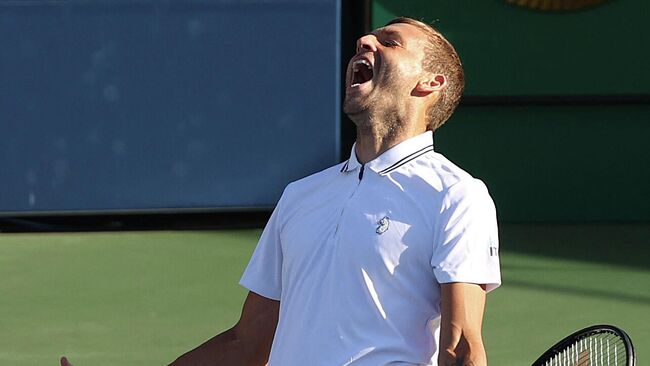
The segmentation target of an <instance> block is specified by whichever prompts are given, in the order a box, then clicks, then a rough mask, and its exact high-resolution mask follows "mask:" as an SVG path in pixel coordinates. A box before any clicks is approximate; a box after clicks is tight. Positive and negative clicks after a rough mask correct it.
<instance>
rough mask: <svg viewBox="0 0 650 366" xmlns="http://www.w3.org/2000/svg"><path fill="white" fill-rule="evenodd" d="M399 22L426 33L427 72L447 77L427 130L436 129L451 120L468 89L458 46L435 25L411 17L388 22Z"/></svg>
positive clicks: (425, 62) (425, 59)
mask: <svg viewBox="0 0 650 366" xmlns="http://www.w3.org/2000/svg"><path fill="white" fill-rule="evenodd" d="M398 23H404V24H410V25H412V26H415V27H417V28H418V29H420V30H421V31H422V32H424V34H425V35H426V36H427V46H426V47H425V49H424V60H423V62H422V67H423V68H424V70H425V71H427V72H430V73H432V74H442V75H444V76H445V77H446V79H447V87H446V88H445V89H444V90H443V91H442V93H441V94H440V98H439V99H438V100H437V101H436V103H434V104H433V105H432V106H431V107H430V108H429V110H427V129H429V130H431V131H435V130H436V129H437V128H438V127H440V126H442V125H443V124H444V123H445V122H447V120H448V119H449V117H451V115H452V114H453V113H454V110H456V107H457V106H458V104H459V103H460V97H461V95H462V94H463V90H464V89H465V73H464V72H463V65H462V63H461V62H460V57H458V53H457V52H456V49H455V48H454V46H452V45H451V43H449V41H447V39H445V37H443V36H442V34H440V32H439V31H438V30H437V29H435V28H434V27H433V26H431V25H429V24H426V23H424V22H421V21H419V20H415V19H413V18H408V17H397V18H394V19H392V20H391V21H389V22H388V23H387V24H386V25H387V26H388V25H391V24H398Z"/></svg>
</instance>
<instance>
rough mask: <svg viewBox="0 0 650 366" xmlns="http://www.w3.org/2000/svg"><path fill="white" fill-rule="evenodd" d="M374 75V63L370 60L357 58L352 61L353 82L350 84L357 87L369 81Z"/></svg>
mask: <svg viewBox="0 0 650 366" xmlns="http://www.w3.org/2000/svg"><path fill="white" fill-rule="evenodd" d="M372 75H373V72H372V65H371V64H370V62H368V60H365V59H359V60H356V61H354V62H353V63H352V83H351V85H350V86H352V87H355V86H359V85H361V84H363V83H367V82H368V81H370V80H371V79H372Z"/></svg>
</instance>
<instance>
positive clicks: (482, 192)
mask: <svg viewBox="0 0 650 366" xmlns="http://www.w3.org/2000/svg"><path fill="white" fill-rule="evenodd" d="M431 266H432V267H433V272H434V275H435V277H436V279H437V280H438V282H439V283H450V282H466V283H477V284H482V285H486V287H487V291H491V290H493V289H495V288H497V287H499V285H501V271H500V268H499V238H498V228H497V216H496V209H495V207H494V202H493V201H492V198H491V197H490V195H489V193H488V190H487V188H486V187H485V184H483V182H481V181H480V180H478V179H473V178H472V179H467V180H461V181H460V182H458V183H456V184H454V185H453V186H451V187H450V188H449V190H448V192H447V195H446V196H445V198H444V200H443V204H442V209H441V220H440V222H439V223H438V229H437V240H436V243H434V251H433V257H432V258H431Z"/></svg>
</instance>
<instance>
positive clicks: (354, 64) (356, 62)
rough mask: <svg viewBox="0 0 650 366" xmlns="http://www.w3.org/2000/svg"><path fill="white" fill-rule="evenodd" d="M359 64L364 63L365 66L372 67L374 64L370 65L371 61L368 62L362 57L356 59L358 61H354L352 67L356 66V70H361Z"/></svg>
mask: <svg viewBox="0 0 650 366" xmlns="http://www.w3.org/2000/svg"><path fill="white" fill-rule="evenodd" d="M359 65H364V66H366V67H367V68H371V67H372V65H370V62H368V60H364V59H360V60H356V61H354V62H353V63H352V67H354V71H357V70H359Z"/></svg>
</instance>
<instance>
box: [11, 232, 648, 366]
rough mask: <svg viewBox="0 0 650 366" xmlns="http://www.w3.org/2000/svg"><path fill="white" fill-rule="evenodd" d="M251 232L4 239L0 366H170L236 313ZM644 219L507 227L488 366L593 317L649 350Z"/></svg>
mask: <svg viewBox="0 0 650 366" xmlns="http://www.w3.org/2000/svg"><path fill="white" fill-rule="evenodd" d="M259 234H260V231H259V230H246V231H218V232H122V233H81V234H10V235H7V234H5V235H2V236H0V294H1V295H0V363H2V364H5V365H16V366H20V365H55V364H56V363H57V359H58V357H59V356H60V355H63V354H65V355H67V356H69V357H70V358H71V360H72V361H73V362H74V363H75V365H78V366H84V365H87V366H88V365H92V366H102V365H116V364H125V365H165V364H167V363H168V362H170V361H171V360H173V359H174V358H175V357H176V356H177V355H179V354H180V353H182V352H184V351H185V350H187V349H189V348H190V347H192V346H194V345H196V344H198V343H199V342H201V341H202V340H204V339H205V338H207V337H209V336H211V335H213V334H215V333H216V332H218V331H219V330H222V329H224V328H226V327H229V326H231V325H232V324H233V323H234V322H235V321H236V319H237V317H238V311H239V308H240V306H241V303H242V301H243V297H244V295H245V291H244V290H243V289H242V288H241V287H239V286H238V285H237V282H238V279H239V276H240V274H241V272H242V270H243V268H244V266H245V265H246V263H247V261H248V257H249V256H250V254H251V252H252V250H253V248H254V246H255V243H256V240H257V238H258V236H259ZM649 238H650V225H607V226H603V225H580V226H571V225H545V226H538V225H503V226H502V227H501V239H502V240H501V241H502V251H501V260H502V270H503V280H504V284H503V286H502V287H501V288H500V289H498V290H497V291H495V292H494V293H492V294H490V296H489V299H488V307H487V315H486V319H485V325H484V336H485V343H486V345H487V348H488V356H489V360H490V364H491V365H497V366H508V365H513V366H515V365H530V363H532V361H534V359H535V358H536V357H537V356H538V355H539V354H540V353H541V352H542V351H544V350H545V349H546V348H548V346H550V345H551V344H552V343H554V342H555V341H556V340H559V339H560V338H561V337H563V336H565V335H567V334H568V333H570V332H572V331H573V330H576V329H577V328H580V327H583V326H587V325H590V324H593V323H612V324H616V325H619V326H621V327H622V328H624V329H625V330H626V331H628V333H629V334H630V336H631V337H632V339H633V341H634V343H635V346H636V348H637V356H638V359H639V360H640V362H639V364H643V360H644V359H646V358H647V357H648V355H650V352H649V351H648V349H650V322H649V321H648V320H649V316H650V263H649V261H648V255H649V254H650V248H649V247H648V245H647V243H648V239H649Z"/></svg>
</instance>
